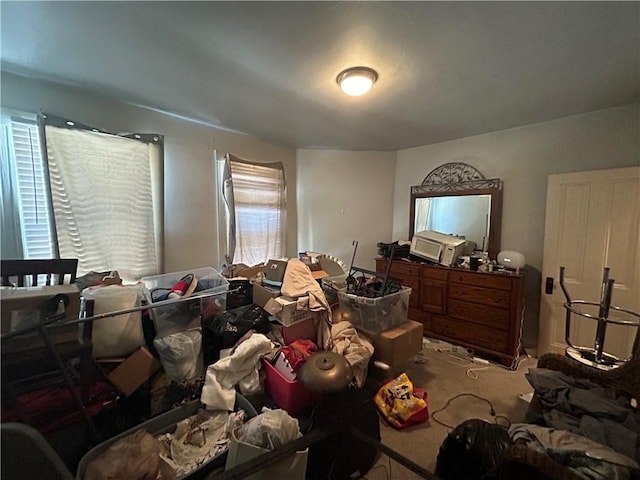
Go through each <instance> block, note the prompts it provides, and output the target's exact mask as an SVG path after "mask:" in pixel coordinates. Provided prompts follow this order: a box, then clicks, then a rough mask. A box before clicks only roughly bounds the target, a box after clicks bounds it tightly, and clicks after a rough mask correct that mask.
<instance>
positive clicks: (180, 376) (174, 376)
mask: <svg viewBox="0 0 640 480" xmlns="http://www.w3.org/2000/svg"><path fill="white" fill-rule="evenodd" d="M153 346H154V347H155V348H156V350H157V352H158V355H159V356H160V362H161V363H162V368H164V371H165V372H166V374H167V376H168V377H169V378H170V379H171V380H173V381H174V382H178V383H179V382H182V381H184V380H192V379H194V378H196V377H197V376H198V375H200V374H201V373H202V370H203V362H202V334H201V333H200V331H199V330H187V331H186V332H180V333H174V334H173V335H167V336H166V337H161V338H156V339H155V340H154V341H153Z"/></svg>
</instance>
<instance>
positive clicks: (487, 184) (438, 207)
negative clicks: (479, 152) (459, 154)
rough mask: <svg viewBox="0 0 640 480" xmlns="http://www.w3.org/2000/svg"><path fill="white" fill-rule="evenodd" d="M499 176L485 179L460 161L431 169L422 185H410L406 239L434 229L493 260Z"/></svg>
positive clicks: (496, 241)
mask: <svg viewBox="0 0 640 480" xmlns="http://www.w3.org/2000/svg"><path fill="white" fill-rule="evenodd" d="M501 187H502V183H501V181H500V180H499V179H485V178H484V176H482V174H480V172H478V171H477V170H476V169H474V168H473V167H471V166H469V165H467V164H464V163H447V164H444V165H442V166H440V167H438V168H436V169H435V170H433V171H431V172H430V173H429V175H427V177H426V178H425V179H424V181H423V182H422V185H418V186H415V187H411V213H410V225H409V238H412V237H413V233H414V232H419V231H421V230H435V231H437V232H440V233H445V234H451V235H457V236H459V237H464V238H465V239H466V240H468V241H471V242H474V243H475V244H476V250H480V251H485V252H487V253H488V254H489V258H491V259H495V258H496V256H497V255H498V252H499V251H500V207H501V205H500V200H501V199H500V193H501Z"/></svg>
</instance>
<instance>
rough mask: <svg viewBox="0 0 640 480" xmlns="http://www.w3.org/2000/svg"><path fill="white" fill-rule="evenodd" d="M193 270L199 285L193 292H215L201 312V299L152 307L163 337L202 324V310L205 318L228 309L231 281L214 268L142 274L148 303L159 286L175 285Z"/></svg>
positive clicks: (204, 303)
mask: <svg viewBox="0 0 640 480" xmlns="http://www.w3.org/2000/svg"><path fill="white" fill-rule="evenodd" d="M189 273H193V274H194V275H195V276H196V278H197V279H198V284H199V286H198V288H197V289H196V290H197V291H196V292H194V294H193V295H202V294H205V293H207V294H216V295H212V296H210V297H207V298H204V299H202V312H201V309H200V299H194V300H193V301H191V302H189V301H185V302H179V303H174V304H172V305H167V306H163V307H157V308H151V309H149V312H150V315H151V319H152V320H153V324H154V326H155V328H156V334H157V336H158V337H164V336H167V335H171V334H173V333H179V332H184V331H185V330H191V329H194V328H199V327H200V326H201V321H200V318H201V313H202V314H203V315H205V317H209V316H213V315H215V314H217V313H219V312H222V311H224V310H225V308H226V300H227V290H229V282H228V281H227V279H226V278H224V277H223V276H222V275H221V274H220V273H219V272H218V271H217V270H215V269H214V268H211V267H205V268H197V269H193V270H184V271H182V272H173V273H165V274H163V275H154V276H151V277H143V278H142V282H143V284H144V289H143V291H144V296H145V299H146V300H147V302H148V303H149V304H151V303H153V302H152V301H151V293H152V292H153V291H154V290H155V289H156V288H169V289H170V288H172V287H173V286H174V285H175V284H176V283H178V281H180V279H181V278H182V277H184V276H185V275H187V274H189Z"/></svg>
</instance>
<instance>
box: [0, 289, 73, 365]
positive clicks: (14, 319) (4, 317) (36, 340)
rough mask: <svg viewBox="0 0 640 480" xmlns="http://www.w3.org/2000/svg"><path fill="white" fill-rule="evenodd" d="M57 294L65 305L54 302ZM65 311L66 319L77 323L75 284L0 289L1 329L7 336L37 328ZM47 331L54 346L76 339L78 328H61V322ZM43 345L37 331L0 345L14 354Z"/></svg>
mask: <svg viewBox="0 0 640 480" xmlns="http://www.w3.org/2000/svg"><path fill="white" fill-rule="evenodd" d="M56 295H64V297H61V298H66V299H68V304H67V305H66V307H64V304H60V303H59V302H56V299H55V297H56ZM62 308H64V310H63V311H64V313H65V317H66V320H76V319H77V318H78V316H79V314H80V290H78V288H77V287H76V286H75V285H46V286H40V287H0V314H1V315H0V330H1V333H2V334H3V335H4V334H6V333H10V332H14V331H19V330H21V329H25V328H28V327H30V326H34V325H38V324H39V323H41V322H43V321H45V319H46V318H47V317H50V316H53V315H55V314H56V313H58V312H59V311H62V310H60V309H62ZM59 325H60V326H56V327H53V328H49V329H48V332H49V334H50V336H51V339H52V341H53V343H55V344H59V343H65V342H72V341H75V340H77V339H78V337H79V332H80V326H79V325H78V324H75V325H66V326H65V325H64V321H63V322H61V323H60V324H59ZM43 346H44V341H43V340H42V338H41V337H40V334H39V333H38V331H37V330H33V331H31V332H29V333H25V334H21V335H17V336H15V337H13V338H11V339H10V340H7V341H5V342H3V343H2V352H17V351H24V350H30V349H33V348H39V347H43Z"/></svg>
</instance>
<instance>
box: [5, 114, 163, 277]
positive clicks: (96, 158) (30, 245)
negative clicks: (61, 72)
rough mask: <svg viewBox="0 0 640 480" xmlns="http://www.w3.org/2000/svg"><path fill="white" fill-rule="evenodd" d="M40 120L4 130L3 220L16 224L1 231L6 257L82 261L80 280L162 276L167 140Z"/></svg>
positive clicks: (48, 118) (49, 118)
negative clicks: (96, 275)
mask: <svg viewBox="0 0 640 480" xmlns="http://www.w3.org/2000/svg"><path fill="white" fill-rule="evenodd" d="M41 120H42V125H41V126H40V127H41V128H38V126H37V125H36V124H35V123H33V122H29V121H24V120H19V119H12V120H11V122H10V124H9V125H8V126H7V125H3V136H5V138H6V139H8V141H6V142H3V144H5V143H6V144H7V145H8V147H6V148H4V147H3V152H2V153H3V155H2V174H3V177H2V181H3V193H2V202H3V203H2V221H3V227H5V224H6V225H9V226H11V225H15V228H14V229H13V230H15V232H14V233H13V234H10V233H9V232H8V230H7V231H5V228H3V232H2V243H3V251H2V255H3V258H55V257H59V258H78V260H79V261H78V275H83V274H85V273H88V272H90V271H109V270H118V272H119V274H120V276H121V277H122V278H123V279H124V280H126V281H137V280H139V279H140V278H141V277H143V276H146V275H153V274H157V273H159V272H160V271H161V261H160V259H161V250H160V245H161V243H160V240H161V236H160V232H161V231H162V220H161V219H162V174H161V172H162V137H161V136H159V135H142V134H132V135H113V134H110V133H107V132H103V131H99V130H97V129H93V128H90V127H86V126H84V125H81V124H78V123H77V122H72V121H69V120H64V119H61V118H58V117H54V116H49V115H47V116H43V117H42V119H41ZM39 131H40V132H42V131H44V132H45V136H46V146H47V147H46V152H44V151H41V149H40V141H39V138H38V132H39ZM5 180H6V182H5ZM5 185H9V186H10V188H5ZM16 212H17V214H16ZM12 237H13V238H14V240H13V243H15V244H16V248H14V249H13V250H14V252H10V251H9V247H11V243H12ZM5 240H7V241H8V247H7V248H6V249H5V248H4V243H5Z"/></svg>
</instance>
